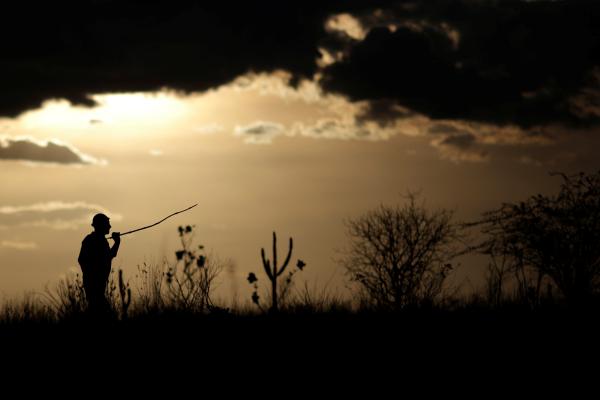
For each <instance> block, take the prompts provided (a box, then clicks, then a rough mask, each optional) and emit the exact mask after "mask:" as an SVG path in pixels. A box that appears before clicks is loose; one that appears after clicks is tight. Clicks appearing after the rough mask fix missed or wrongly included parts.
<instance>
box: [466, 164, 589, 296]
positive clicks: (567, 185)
mask: <svg viewBox="0 0 600 400" xmlns="http://www.w3.org/2000/svg"><path fill="white" fill-rule="evenodd" d="M554 175H559V176H561V177H562V179H563V183H562V185H561V188H560V190H559V192H558V194H557V195H554V196H545V195H541V194H538V195H535V196H532V197H530V198H529V199H527V200H526V201H522V202H520V203H517V204H511V203H506V204H503V205H502V206H501V207H500V208H498V209H496V210H493V211H489V212H487V213H485V214H484V216H483V219H482V220H481V221H478V222H477V223H476V224H479V225H481V226H482V228H483V232H484V233H485V234H487V235H488V239H487V240H486V241H485V242H484V243H483V244H482V245H481V248H482V249H483V251H484V252H485V251H489V250H490V249H500V250H501V252H502V253H503V254H504V255H506V256H508V257H510V258H511V260H512V263H513V265H516V266H519V267H520V268H521V271H525V270H526V269H533V270H535V271H536V272H537V274H536V275H535V278H534V281H530V283H527V286H528V287H527V288H526V290H529V291H530V292H535V293H537V297H539V292H540V288H541V284H542V282H543V281H544V278H545V277H549V278H550V279H551V280H552V281H553V282H554V284H555V285H556V287H558V289H560V291H561V292H562V293H563V295H564V296H565V298H566V300H567V301H568V302H569V303H570V304H582V303H586V302H588V301H589V300H590V299H591V297H592V296H593V295H594V294H595V293H597V292H598V290H599V289H600V246H599V243H600V173H596V174H592V175H586V174H583V173H580V174H577V175H565V174H562V173H558V174H554ZM522 278H523V277H521V281H522V282H523V279H522Z"/></svg>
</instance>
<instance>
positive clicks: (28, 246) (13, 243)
mask: <svg viewBox="0 0 600 400" xmlns="http://www.w3.org/2000/svg"><path fill="white" fill-rule="evenodd" d="M0 247H5V248H9V249H13V250H35V249H37V248H38V245H37V243H35V242H22V241H18V240H3V241H1V242H0Z"/></svg>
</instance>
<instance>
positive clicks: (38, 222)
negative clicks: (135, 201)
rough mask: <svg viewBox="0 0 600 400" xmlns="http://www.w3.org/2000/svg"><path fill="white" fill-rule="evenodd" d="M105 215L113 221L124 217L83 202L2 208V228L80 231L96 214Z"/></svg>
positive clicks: (0, 208)
mask: <svg viewBox="0 0 600 400" xmlns="http://www.w3.org/2000/svg"><path fill="white" fill-rule="evenodd" d="M97 213H103V214H106V215H108V216H109V218H110V219H111V220H113V221H120V220H122V219H123V217H122V216H121V215H119V214H116V213H113V212H110V211H109V210H107V209H106V208H104V207H102V206H100V205H98V204H91V203H86V202H83V201H74V202H64V201H49V202H43V203H34V204H29V205H20V206H9V205H7V206H0V226H3V227H6V228H9V227H35V228H50V229H55V230H67V229H78V228H79V227H81V226H86V225H90V224H91V220H92V217H93V216H94V214H97Z"/></svg>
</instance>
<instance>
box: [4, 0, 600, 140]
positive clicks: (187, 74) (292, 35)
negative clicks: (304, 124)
mask: <svg viewBox="0 0 600 400" xmlns="http://www.w3.org/2000/svg"><path fill="white" fill-rule="evenodd" d="M507 1H508V3H507V2H497V1H472V0H457V1H452V2H447V1H416V0H415V1H392V0H388V1H386V0H348V1H328V2H306V1H303V0H290V1H288V2H286V4H285V6H282V5H280V4H279V3H275V2H272V1H266V2H260V3H256V2H241V3H236V4H235V6H232V3H226V2H219V3H215V2H189V1H184V0H169V1H167V0H157V1H153V2H149V3H144V6H143V7H141V6H140V5H139V2H137V1H135V0H121V1H118V2H117V1H116V0H106V1H93V0H81V1H79V2H78V3H77V6H72V5H70V4H67V3H64V2H58V3H59V4H55V3H52V4H50V3H49V4H41V5H36V13H35V15H32V14H31V11H30V5H29V3H27V2H13V3H11V4H10V5H7V6H6V10H5V14H6V15H11V16H13V17H12V18H9V19H7V20H6V21H4V23H3V24H2V25H0V37H2V38H4V39H3V47H2V48H3V54H2V56H3V58H2V63H1V64H0V87H2V96H0V116H9V117H14V116H17V115H19V114H21V113H22V112H24V111H26V110H29V109H33V108H38V107H40V106H41V104H42V103H43V102H44V101H46V100H49V99H67V100H68V101H70V102H71V103H73V104H81V105H86V106H93V105H95V104H96V102H95V101H94V100H93V97H92V96H93V95H94V94H102V93H115V92H155V91H158V90H161V89H169V90H174V91H176V92H178V93H181V94H182V95H185V94H189V93H198V92H204V91H207V90H210V89H214V88H217V87H219V86H222V85H226V84H229V83H231V82H233V81H234V80H236V78H237V77H240V76H243V75H246V74H250V73H256V74H271V73H274V72H276V71H286V72H287V73H289V76H290V85H291V87H294V88H295V87H297V86H298V85H299V84H300V83H301V82H303V80H305V79H306V80H308V81H311V80H313V78H317V81H318V83H319V84H322V85H323V88H324V89H325V90H326V92H327V93H335V94H339V95H341V96H346V97H348V98H349V99H351V100H353V101H364V102H380V101H382V100H385V101H387V102H389V103H390V104H392V103H395V105H396V106H397V107H401V108H403V109H408V110H410V111H411V112H413V113H416V114H420V115H423V116H426V117H427V118H430V119H459V120H468V121H473V122H480V123H490V124H498V125H505V124H514V125H517V126H520V127H522V128H529V127H531V126H537V125H543V124H546V123H556V122H560V123H563V124H570V125H578V124H591V123H596V122H598V121H599V119H600V115H599V113H598V111H597V110H598V107H597V103H594V102H595V101H596V99H597V98H598V96H597V91H596V89H597V86H594V85H595V83H594V81H593V79H590V77H589V76H590V74H592V75H593V70H594V68H596V67H597V66H598V65H599V64H600V51H599V49H600V35H599V30H600V23H598V22H599V21H598V17H597V16H598V15H600V12H599V11H600V4H599V3H598V2H592V1H564V2H549V1H535V2H525V1H518V0H507ZM40 65H43V66H44V68H40ZM595 88H596V89H595ZM594 104H596V105H594ZM379 106H381V103H379V104H377V105H375V106H373V108H374V109H376V108H379V110H380V111H382V109H381V108H380V107H379ZM387 110H389V111H391V112H392V113H396V112H397V110H398V109H397V108H396V107H390V106H388V107H387ZM383 111H385V110H383ZM370 116H371V117H372V118H373V119H374V120H377V121H382V120H385V118H388V119H389V117H386V116H385V113H382V112H374V113H372V114H370Z"/></svg>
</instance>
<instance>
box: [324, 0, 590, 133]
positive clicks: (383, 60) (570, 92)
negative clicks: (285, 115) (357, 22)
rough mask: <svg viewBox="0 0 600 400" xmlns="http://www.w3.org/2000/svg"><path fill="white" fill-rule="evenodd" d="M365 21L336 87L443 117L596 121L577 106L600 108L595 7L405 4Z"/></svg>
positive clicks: (330, 76) (332, 72)
mask: <svg viewBox="0 0 600 400" xmlns="http://www.w3.org/2000/svg"><path fill="white" fill-rule="evenodd" d="M359 19H361V21H362V22H363V25H364V26H365V28H367V29H368V28H371V30H370V31H369V33H368V34H367V36H366V38H365V40H363V41H361V42H358V43H356V44H354V45H353V46H352V48H351V49H350V51H349V52H347V56H346V57H345V59H344V60H343V61H342V62H339V63H335V64H332V65H330V66H328V67H327V68H326V70H325V73H324V79H323V84H324V87H325V88H326V89H327V90H329V91H333V92H338V93H342V94H345V95H347V96H349V97H350V98H351V99H352V100H370V101H372V100H374V99H387V100H389V99H394V100H395V101H397V102H398V104H401V105H403V106H405V107H408V108H410V109H412V110H414V111H417V112H419V113H422V114H425V115H427V116H429V117H431V118H439V119H465V120H471V121H479V122H490V123H496V124H507V123H514V124H517V125H519V126H521V127H530V126H532V125H537V124H544V123H549V122H563V123H567V124H570V125H579V124H588V123H593V122H597V121H598V119H599V115H598V114H597V113H594V112H589V109H590V107H587V105H586V104H577V102H575V103H574V101H573V98H576V99H578V100H579V101H580V102H584V103H594V102H595V104H598V100H599V96H598V87H599V86H598V83H597V81H596V82H590V78H589V76H590V74H592V73H593V71H594V67H595V66H598V65H599V64H600V46H599V43H600V36H599V33H600V4H599V3H598V2H591V1H570V2H569V1H565V2H542V1H540V2H533V3H531V2H521V1H510V0H508V1H503V2H498V1H493V2H492V1H466V0H465V1H453V2H449V1H427V2H425V1H423V2H403V3H398V5H397V6H395V7H391V8H389V9H385V10H384V11H381V12H377V13H369V14H363V15H362V16H359ZM390 25H393V26H394V27H393V28H391V29H390V28H389V26H390ZM590 85H592V87H590ZM586 96H587V97H586ZM593 109H594V110H596V109H597V107H596V108H593ZM581 110H584V112H582V111H581Z"/></svg>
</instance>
